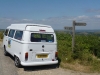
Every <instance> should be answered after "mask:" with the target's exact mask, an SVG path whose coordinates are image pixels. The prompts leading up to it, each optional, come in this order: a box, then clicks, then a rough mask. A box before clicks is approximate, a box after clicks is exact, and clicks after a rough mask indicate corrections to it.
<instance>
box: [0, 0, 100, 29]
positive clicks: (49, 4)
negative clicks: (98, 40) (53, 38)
mask: <svg viewBox="0 0 100 75" xmlns="http://www.w3.org/2000/svg"><path fill="white" fill-rule="evenodd" d="M73 21H76V22H82V23H83V22H84V23H86V24H87V25H86V26H76V29H81V30H82V29H86V30H92V29H100V0H0V29H5V28H6V27H7V26H9V25H10V24H12V23H36V24H46V25H51V26H52V27H53V28H54V29H64V27H65V26H70V27H71V26H72V22H73Z"/></svg>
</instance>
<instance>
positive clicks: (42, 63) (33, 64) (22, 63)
mask: <svg viewBox="0 0 100 75" xmlns="http://www.w3.org/2000/svg"><path fill="white" fill-rule="evenodd" d="M57 63H58V60H56V61H42V62H21V65H22V66H40V65H53V64H57Z"/></svg>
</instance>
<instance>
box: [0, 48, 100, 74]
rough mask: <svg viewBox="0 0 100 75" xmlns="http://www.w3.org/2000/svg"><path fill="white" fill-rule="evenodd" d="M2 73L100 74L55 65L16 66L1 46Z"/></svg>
mask: <svg viewBox="0 0 100 75" xmlns="http://www.w3.org/2000/svg"><path fill="white" fill-rule="evenodd" d="M0 75H100V74H98V73H94V74H92V73H90V74H89V73H82V72H77V71H72V70H64V69H62V68H54V67H53V66H37V67H35V66H34V67H22V68H16V67H15V65H14V60H13V58H12V57H11V56H7V57H6V56H4V55H3V49H2V48H1V47H0Z"/></svg>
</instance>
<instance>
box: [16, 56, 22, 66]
mask: <svg viewBox="0 0 100 75" xmlns="http://www.w3.org/2000/svg"><path fill="white" fill-rule="evenodd" d="M15 66H16V67H21V64H20V60H19V58H18V57H17V56H15Z"/></svg>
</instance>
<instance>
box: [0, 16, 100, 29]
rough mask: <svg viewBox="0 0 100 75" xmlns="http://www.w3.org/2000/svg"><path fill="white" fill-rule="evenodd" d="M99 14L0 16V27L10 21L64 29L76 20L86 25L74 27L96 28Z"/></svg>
mask: <svg viewBox="0 0 100 75" xmlns="http://www.w3.org/2000/svg"><path fill="white" fill-rule="evenodd" d="M99 18H100V15H95V16H92V17H90V16H86V15H80V16H76V17H68V16H61V17H50V18H46V19H41V20H32V19H27V18H25V19H15V18H0V27H1V28H6V27H7V26H9V25H10V24H12V23H38V24H46V25H51V26H52V27H53V28H54V29H64V26H72V21H73V20H75V21H76V22H85V23H87V26H84V27H83V26H80V27H76V29H98V28H100V19H99Z"/></svg>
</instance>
